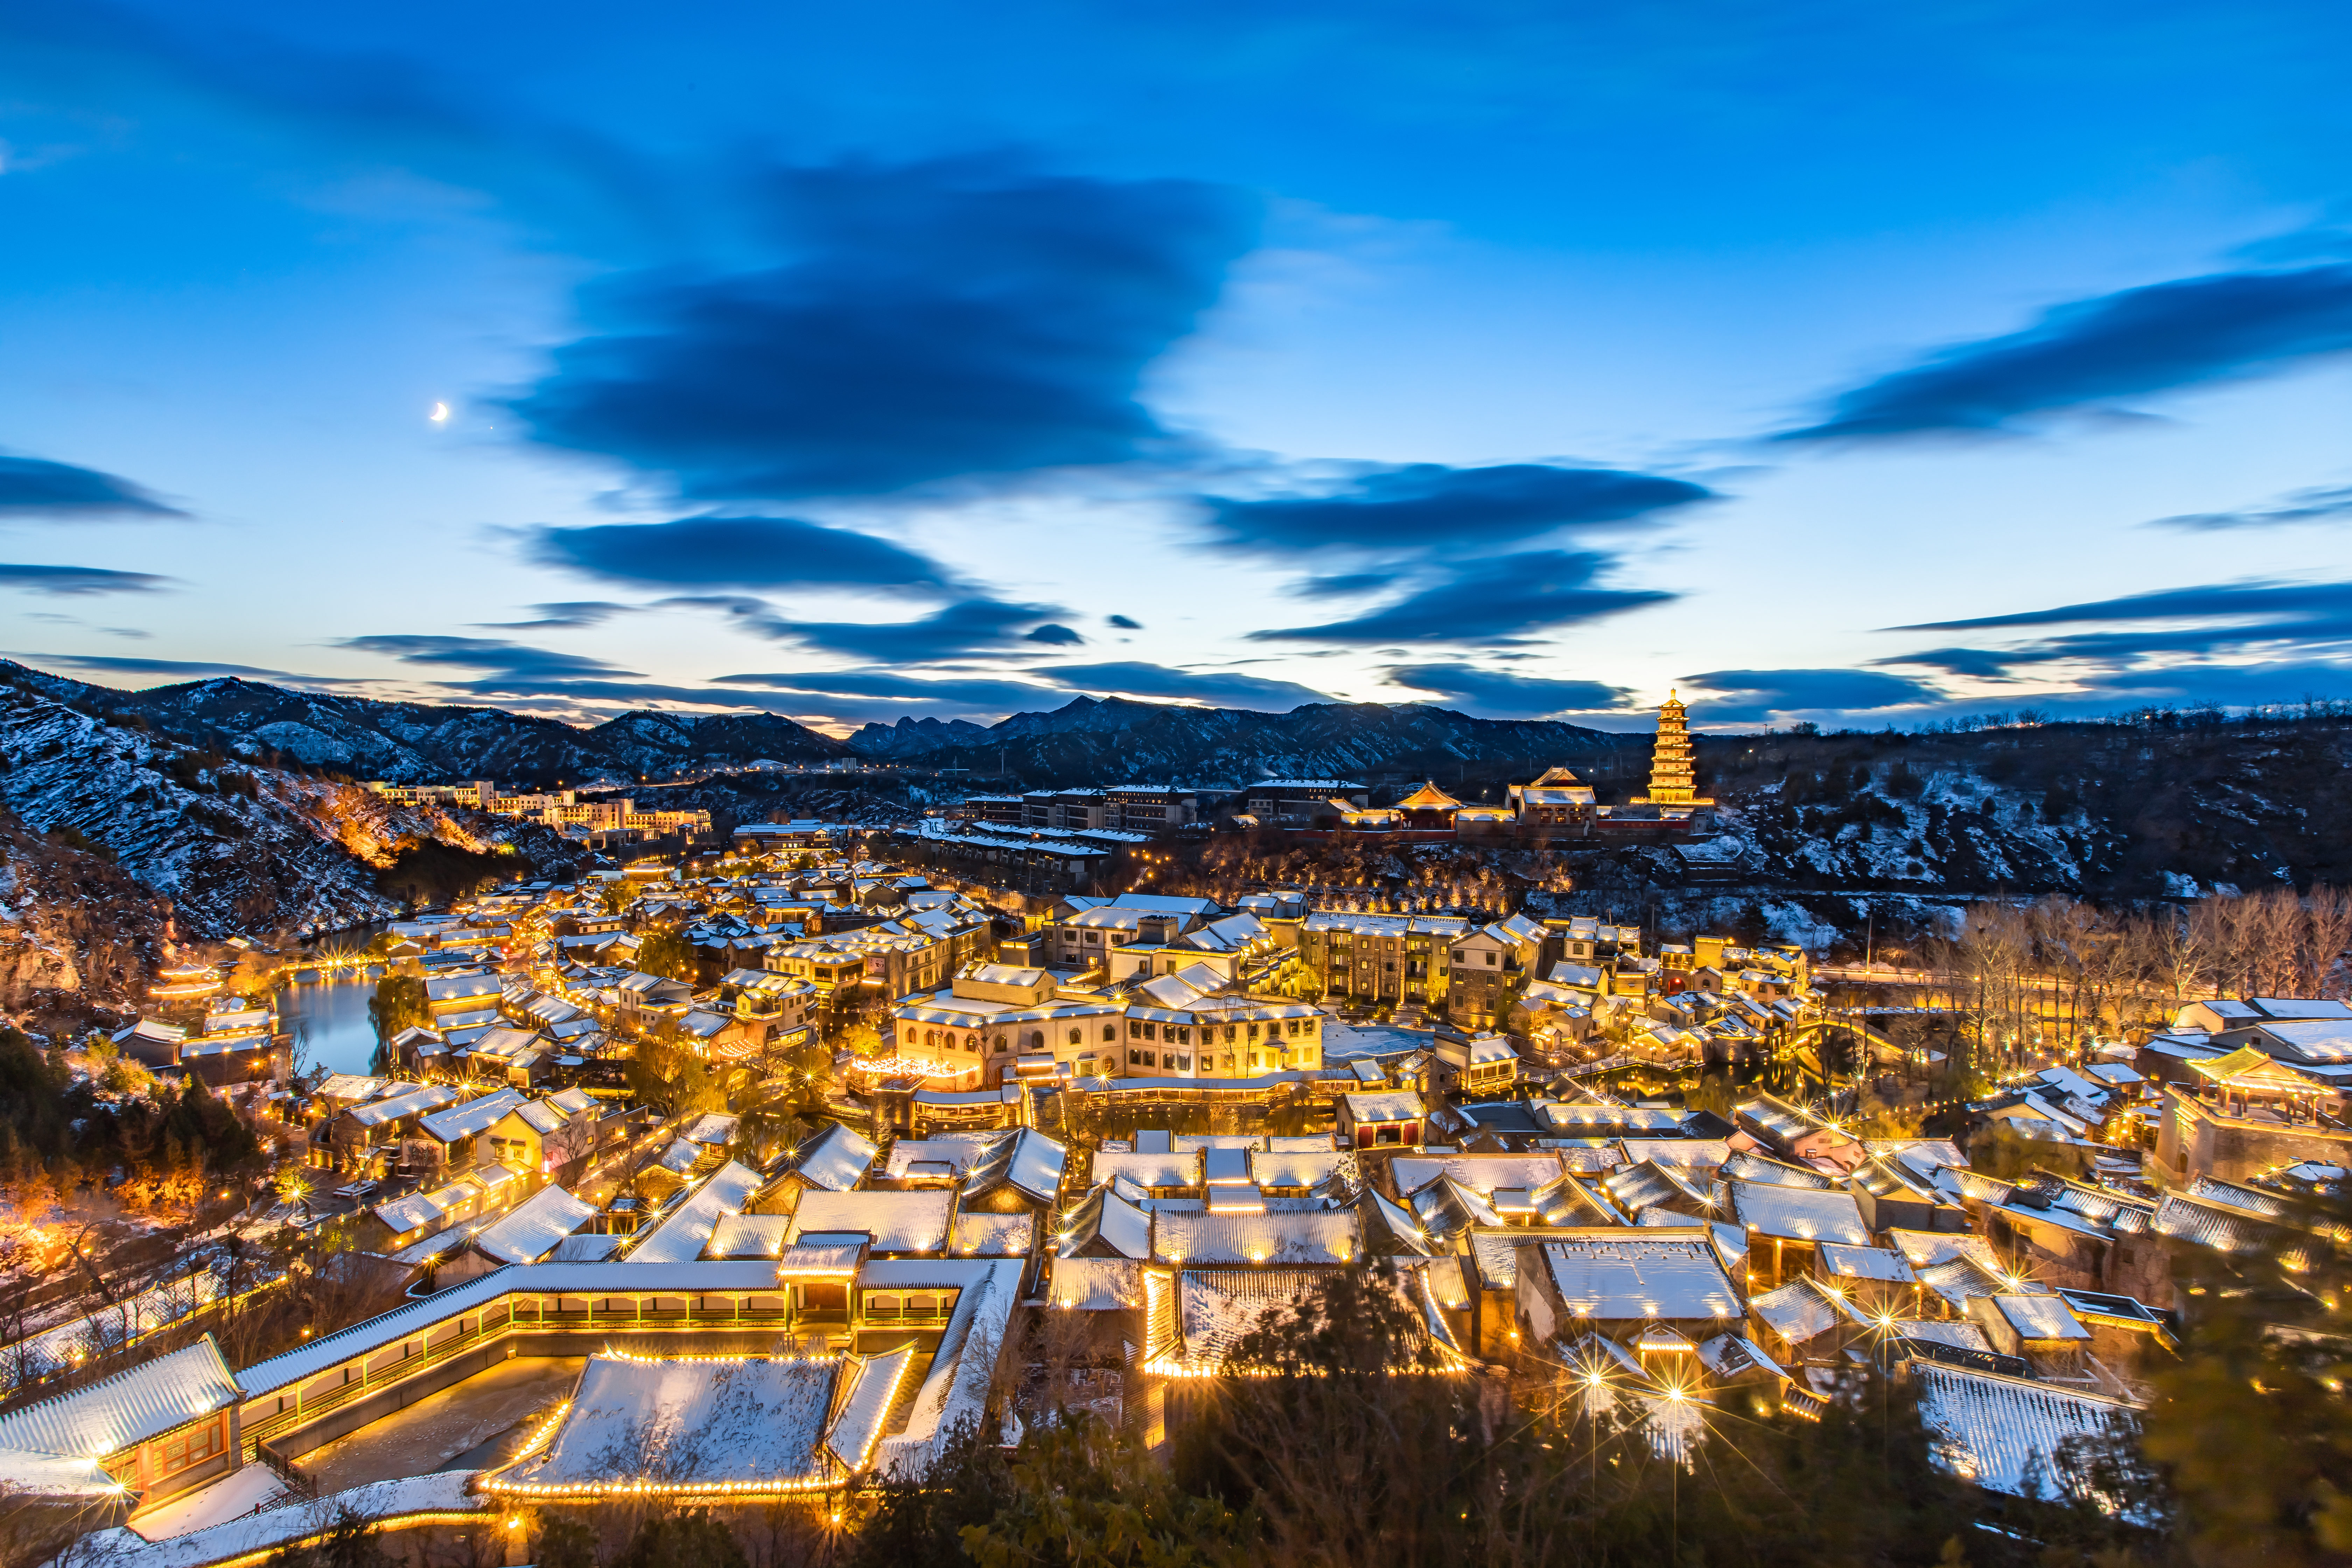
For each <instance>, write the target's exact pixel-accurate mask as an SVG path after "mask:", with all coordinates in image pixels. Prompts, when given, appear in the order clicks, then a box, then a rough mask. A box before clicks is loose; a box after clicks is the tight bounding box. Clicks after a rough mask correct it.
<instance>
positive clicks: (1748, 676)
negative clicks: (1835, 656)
mask: <svg viewBox="0 0 2352 1568" xmlns="http://www.w3.org/2000/svg"><path fill="white" fill-rule="evenodd" d="M1684 684H1685V686H1686V687H1692V688H1696V689H1697V693H1698V694H1693V695H1688V696H1687V698H1686V700H1688V701H1689V703H1690V709H1691V718H1692V721H1694V722H1696V723H1701V724H1745V723H1755V722H1758V721H1762V720H1765V719H1768V718H1769V717H1770V716H1771V715H1773V714H1775V713H1822V712H1847V713H1853V712H1875V711H1878V710H1883V709H1888V708H1911V707H1921V706H1928V705H1940V704H1942V703H1944V702H1945V701H1946V700H1947V699H1946V697H1945V695H1944V693H1943V692H1942V691H1940V690H1938V689H1936V688H1935V687H1932V686H1929V685H1928V684H1927V683H1926V682H1925V681H1919V680H1912V679H1906V678H1905V677H1903V676H1899V675H1887V674H1885V673H1883V672H1881V671H1878V670H1872V669H1716V670H1709V671H1708V672H1707V673H1706V674H1704V675H1692V676H1686V677H1685V678H1684Z"/></svg>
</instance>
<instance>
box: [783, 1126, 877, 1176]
mask: <svg viewBox="0 0 2352 1568" xmlns="http://www.w3.org/2000/svg"><path fill="white" fill-rule="evenodd" d="M874 1154H875V1149H874V1145H873V1143H872V1142H869V1141H868V1140H867V1139H866V1137H865V1136H864V1135H863V1134H861V1133H857V1132H854V1131H851V1130H850V1129H849V1128H848V1127H846V1126H845V1125H844V1124H842V1123H841V1122H838V1121H836V1122H834V1123H833V1124H832V1125H831V1126H829V1127H827V1128H825V1129H824V1131H821V1132H818V1133H816V1134H814V1136H813V1137H811V1138H810V1139H809V1141H808V1142H805V1143H803V1144H802V1145H801V1146H800V1148H798V1149H797V1150H795V1151H793V1167H792V1168H793V1172H794V1173H797V1174H798V1175H799V1177H800V1178H801V1180H803V1182H806V1183H807V1184H809V1185H811V1186H813V1187H822V1188H824V1190H826V1191H828V1192H835V1193H845V1192H847V1191H848V1190H849V1189H850V1188H852V1187H854V1186H856V1184H858V1183H859V1182H862V1181H864V1180H865V1179H866V1172H867V1171H869V1170H871V1169H872V1168H873V1166H874Z"/></svg>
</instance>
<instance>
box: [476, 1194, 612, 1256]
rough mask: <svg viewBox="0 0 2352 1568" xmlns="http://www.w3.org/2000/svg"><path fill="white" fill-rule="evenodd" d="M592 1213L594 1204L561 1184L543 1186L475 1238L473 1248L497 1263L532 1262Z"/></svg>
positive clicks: (591, 1215)
mask: <svg viewBox="0 0 2352 1568" xmlns="http://www.w3.org/2000/svg"><path fill="white" fill-rule="evenodd" d="M595 1215H596V1205H593V1204H592V1203H586V1202H583V1200H581V1199H579V1198H576V1197H573V1196H572V1194H570V1193H567V1192H565V1191H564V1190H563V1189H562V1187H543V1188H541V1190H540V1191H538V1192H536V1193H533V1194H531V1195H530V1197H528V1198H525V1199H524V1200H523V1201H522V1202H521V1203H520V1204H518V1205H515V1207H514V1208H513V1209H511V1210H510V1211H509V1212H508V1214H507V1215H506V1216H505V1217H504V1218H502V1219H500V1220H499V1222H498V1223H497V1224H496V1225H493V1226H489V1227H488V1229H486V1230H484V1231H483V1232H482V1233H481V1234H480V1235H479V1236H477V1237H474V1247H475V1248H476V1249H477V1250H478V1251H480V1252H483V1253H486V1254H488V1256H490V1257H492V1258H497V1259H498V1260H499V1262H501V1263H536V1262H538V1261H539V1260H540V1259H541V1258H544V1257H546V1256H547V1255H548V1254H549V1253H551V1252H552V1251H554V1250H555V1247H556V1244H557V1243H558V1242H560V1241H562V1239H563V1238H564V1237H567V1236H570V1235H571V1234H572V1232H573V1231H575V1230H578V1229H579V1228H580V1227H581V1226H583V1225H586V1224H587V1223H588V1222H589V1221H590V1220H591V1219H593V1218H594V1217H595Z"/></svg>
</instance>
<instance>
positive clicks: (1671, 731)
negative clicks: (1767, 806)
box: [1633, 691, 1715, 806]
mask: <svg viewBox="0 0 2352 1568" xmlns="http://www.w3.org/2000/svg"><path fill="white" fill-rule="evenodd" d="M1714 804H1715V802H1714V801H1712V800H1710V799H1707V798H1706V796H1704V795H1700V794H1699V793H1698V780H1697V776H1696V773H1694V772H1693V771H1692V766H1691V742H1690V719H1689V716H1688V711H1687V710H1685V708H1684V707H1683V704H1682V701H1681V700H1680V699H1678V698H1677V697H1675V694H1674V693H1673V692H1671V691H1669V692H1668V693H1666V700H1665V705H1664V707H1662V708H1660V709H1659V710H1658V739H1657V743H1656V744H1655V746H1654V747H1653V748H1652V750H1651V752H1650V793H1649V794H1647V795H1638V796H1636V797H1635V798H1634V800H1633V805H1661V806H1706V805H1714Z"/></svg>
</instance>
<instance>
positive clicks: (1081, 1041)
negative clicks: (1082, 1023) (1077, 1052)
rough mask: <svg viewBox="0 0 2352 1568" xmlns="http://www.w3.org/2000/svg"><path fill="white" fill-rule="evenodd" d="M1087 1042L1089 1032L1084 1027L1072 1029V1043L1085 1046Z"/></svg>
mask: <svg viewBox="0 0 2352 1568" xmlns="http://www.w3.org/2000/svg"><path fill="white" fill-rule="evenodd" d="M1086 1043H1087V1032H1086V1031H1085V1030H1084V1029H1072V1030H1071V1031H1070V1044H1072V1045H1074V1046H1083V1045H1085V1044H1086Z"/></svg>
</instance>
